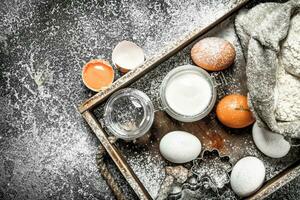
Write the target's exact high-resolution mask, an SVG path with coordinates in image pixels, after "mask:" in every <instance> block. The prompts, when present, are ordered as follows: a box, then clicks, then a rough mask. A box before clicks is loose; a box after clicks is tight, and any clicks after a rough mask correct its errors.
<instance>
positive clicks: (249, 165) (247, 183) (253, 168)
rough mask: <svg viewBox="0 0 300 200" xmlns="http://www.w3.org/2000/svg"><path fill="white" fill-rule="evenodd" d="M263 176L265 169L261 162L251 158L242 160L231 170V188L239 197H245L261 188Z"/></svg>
mask: <svg viewBox="0 0 300 200" xmlns="http://www.w3.org/2000/svg"><path fill="white" fill-rule="evenodd" d="M265 176H266V169H265V166H264V163H263V162H262V161H261V160H259V159H258V158H256V157H253V156H248V157H245V158H242V159H241V160H239V161H238V162H237V163H236V164H235V165H234V167H233V168H232V172H231V175H230V184H231V188H232V189H233V191H234V192H235V193H236V194H237V195H239V196H240V197H247V196H249V195H251V194H253V193H254V192H256V191H257V190H258V189H259V188H260V187H261V186H262V184H263V183H264V180H265Z"/></svg>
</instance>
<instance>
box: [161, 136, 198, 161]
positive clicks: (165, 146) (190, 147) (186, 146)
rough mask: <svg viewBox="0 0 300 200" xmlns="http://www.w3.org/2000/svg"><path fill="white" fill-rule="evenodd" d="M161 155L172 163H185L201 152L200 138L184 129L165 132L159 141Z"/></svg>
mask: <svg viewBox="0 0 300 200" xmlns="http://www.w3.org/2000/svg"><path fill="white" fill-rule="evenodd" d="M159 150H160V153H161V155H162V156H163V157H164V158H165V159H167V160H169V161H170V162H173V163H186V162H189V161H192V160H194V159H195V158H197V157H198V155H199V154H200V152H201V142H200V140H199V139H198V138H197V137H196V136H194V135H192V134H190V133H188V132H185V131H173V132H170V133H168V134H166V135H165V136H164V137H163V138H162V139H161V141H160V143H159Z"/></svg>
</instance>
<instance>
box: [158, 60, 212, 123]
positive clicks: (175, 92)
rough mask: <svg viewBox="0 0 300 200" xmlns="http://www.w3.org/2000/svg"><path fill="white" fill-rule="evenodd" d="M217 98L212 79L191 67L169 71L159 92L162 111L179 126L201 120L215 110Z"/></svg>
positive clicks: (185, 66) (201, 70)
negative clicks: (176, 121) (182, 123)
mask: <svg viewBox="0 0 300 200" xmlns="http://www.w3.org/2000/svg"><path fill="white" fill-rule="evenodd" d="M216 96H217V94H216V88H215V84H214V81H213V79H212V78H211V76H210V75H209V74H208V73H207V72H206V71H204V70H203V69H201V68H199V67H196V66H194V65H184V66H180V67H177V68H175V69H173V70H172V71H170V72H169V73H168V74H167V76H166V77H165V78H164V80H163V82H162V85H161V88H160V99H161V103H162V106H163V108H164V110H165V111H166V112H167V113H168V114H169V115H170V116H171V117H173V118H174V119H177V120H179V121H182V122H194V121H197V120H200V119H202V118H204V117H205V116H206V115H207V114H208V113H209V112H210V111H211V110H212V108H213V107H214V104H215V102H216Z"/></svg>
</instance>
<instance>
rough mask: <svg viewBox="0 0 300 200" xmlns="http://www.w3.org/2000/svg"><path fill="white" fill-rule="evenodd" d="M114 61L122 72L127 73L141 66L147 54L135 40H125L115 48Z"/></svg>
mask: <svg viewBox="0 0 300 200" xmlns="http://www.w3.org/2000/svg"><path fill="white" fill-rule="evenodd" d="M112 61H113V63H114V65H115V66H117V67H118V68H119V69H120V71H121V72H124V73H126V72H128V71H129V70H132V69H135V68H137V67H139V66H141V65H142V64H143V63H144V61H145V55H144V51H143V49H142V48H141V47H139V46H137V45H136V44H135V43H133V42H130V41H126V40H124V41H122V42H120V43H118V44H117V46H116V47H115V48H114V50H113V52H112Z"/></svg>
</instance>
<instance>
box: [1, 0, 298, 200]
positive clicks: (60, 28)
mask: <svg viewBox="0 0 300 200" xmlns="http://www.w3.org/2000/svg"><path fill="white" fill-rule="evenodd" d="M205 4H207V7H203V6H202V5H205ZM229 5H230V1H229V0H228V1H225V0H219V1H217V0H216V1H212V2H211V1H209V0H205V1H202V2H201V4H200V3H199V1H196V0H195V1H190V2H181V1H179V0H176V1H172V2H171V1H167V0H166V1H161V0H156V1H150V0H148V1H138V0H135V1H133V2H131V1H113V0H112V1H97V0H95V1H79V0H74V1H71V0H60V1H59V0H57V1H51V0H47V1H38V0H30V1H22V0H3V1H1V2H0V73H1V76H0V83H1V89H0V99H1V106H0V113H1V114H0V130H1V132H0V199H114V197H113V195H112V193H111V191H110V189H109V188H108V187H107V185H106V183H105V182H104V180H103V179H102V178H101V176H100V175H99V173H98V172H97V169H96V163H95V152H96V148H97V145H98V144H99V142H98V140H97V139H96V138H95V136H94V135H93V134H92V132H91V131H90V129H89V128H88V126H87V125H86V124H85V123H84V121H83V119H82V118H81V116H80V115H79V113H78V112H77V110H76V107H77V106H78V105H79V104H80V103H81V102H82V101H83V100H85V99H87V98H88V97H89V96H91V95H92V94H94V93H92V92H90V91H89V90H87V89H86V88H85V87H84V85H83V84H82V82H81V68H82V66H83V64H84V63H85V62H87V61H88V60H90V59H92V58H96V57H100V58H107V59H110V54H111V50H112V48H113V47H114V46H115V45H116V44H117V42H118V41H120V40H123V39H128V40H133V41H135V42H136V43H138V44H139V45H140V46H142V47H143V48H144V49H145V52H146V54H147V55H148V56H151V55H152V54H153V53H155V52H156V51H158V50H159V49H161V48H162V47H163V46H164V45H166V44H167V43H168V42H170V41H172V40H173V39H174V38H176V37H178V36H180V35H182V34H183V33H186V32H187V31H189V30H191V29H192V28H193V27H195V26H198V25H201V24H203V23H205V22H206V21H205V20H204V19H201V18H200V16H201V15H199V14H198V13H197V12H200V11H201V12H207V13H205V14H207V18H208V19H209V17H210V16H212V15H217V14H218V12H217V11H218V10H224V9H225V8H228V6H229ZM208 21H209V20H208ZM109 167H110V168H112V170H113V171H114V172H115V173H118V172H117V170H116V169H115V167H114V165H113V164H112V163H110V164H109ZM119 181H120V184H121V185H122V187H123V189H124V190H125V191H126V194H127V198H128V199H133V198H135V197H134V195H133V193H132V191H131V190H130V189H129V188H128V187H127V186H126V184H125V181H124V180H123V179H122V178H121V177H120V176H119ZM299 196H300V193H299V178H298V179H296V180H295V181H293V182H292V183H291V184H289V185H288V186H287V187H284V188H282V189H281V190H280V191H279V192H278V195H277V194H274V195H273V196H272V198H273V199H276V198H277V197H282V198H286V199H297V197H299Z"/></svg>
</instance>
